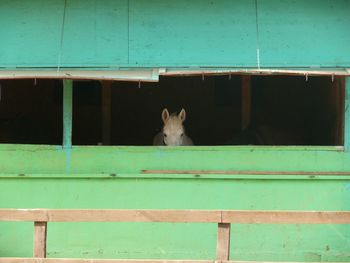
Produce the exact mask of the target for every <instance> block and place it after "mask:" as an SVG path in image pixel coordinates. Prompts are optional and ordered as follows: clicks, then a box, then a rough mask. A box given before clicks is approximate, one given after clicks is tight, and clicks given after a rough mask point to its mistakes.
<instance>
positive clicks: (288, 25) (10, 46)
mask: <svg viewBox="0 0 350 263" xmlns="http://www.w3.org/2000/svg"><path fill="white" fill-rule="evenodd" d="M349 10H350V1H349V0H308V1H303V0H296V1H295V0H235V1H230V0H216V1H211V0H192V1H188V0H177V1H162V0H147V1H146V0H145V1H141V0H118V1H113V0H100V1H98V0H66V1H65V0H52V1H45V0H32V1H30V0H26V1H21V0H3V1H1V2H0V23H1V25H3V26H2V27H1V28H0V35H1V41H0V67H5V68H11V67H80V68H85V67H90V68H96V67H191V66H194V67H195V66H202V67H219V66H230V67H258V66H260V67H349V66H350V46H349V42H350V33H349V24H350V16H349Z"/></svg>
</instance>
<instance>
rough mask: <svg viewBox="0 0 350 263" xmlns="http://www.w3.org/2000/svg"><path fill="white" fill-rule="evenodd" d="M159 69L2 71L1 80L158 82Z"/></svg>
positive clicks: (0, 71)
mask: <svg viewBox="0 0 350 263" xmlns="http://www.w3.org/2000/svg"><path fill="white" fill-rule="evenodd" d="M158 73H159V70H158V69H140V68H138V69H128V70H124V69H123V70H91V69H85V70H82V69H62V68H61V69H59V70H32V69H31V70H0V79H32V78H36V79H68V80H99V81H100V80H105V81H113V80H114V81H136V82H139V81H142V82H158V81H159V74H158Z"/></svg>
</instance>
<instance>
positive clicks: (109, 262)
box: [0, 258, 349, 263]
mask: <svg viewBox="0 0 350 263" xmlns="http://www.w3.org/2000/svg"><path fill="white" fill-rule="evenodd" d="M0 263H310V262H288V261H283V262H272V261H232V260H163V259H149V260H144V259H136V260H135V259H81V258H0ZM312 263H324V262H314V261H313V262H312ZM327 263H349V262H331V261H327Z"/></svg>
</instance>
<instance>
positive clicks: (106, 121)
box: [101, 81, 112, 145]
mask: <svg viewBox="0 0 350 263" xmlns="http://www.w3.org/2000/svg"><path fill="white" fill-rule="evenodd" d="M101 85H102V144H103V145H110V144H111V115H112V102H111V91H112V90H111V86H112V82H111V81H102V82H101Z"/></svg>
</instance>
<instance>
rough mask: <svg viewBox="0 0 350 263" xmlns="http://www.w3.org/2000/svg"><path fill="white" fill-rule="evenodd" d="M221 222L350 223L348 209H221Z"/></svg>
mask: <svg viewBox="0 0 350 263" xmlns="http://www.w3.org/2000/svg"><path fill="white" fill-rule="evenodd" d="M222 222H224V223H236V224H350V211H344V212H340V211H324V212H323V211H322V212H320V211H222Z"/></svg>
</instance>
